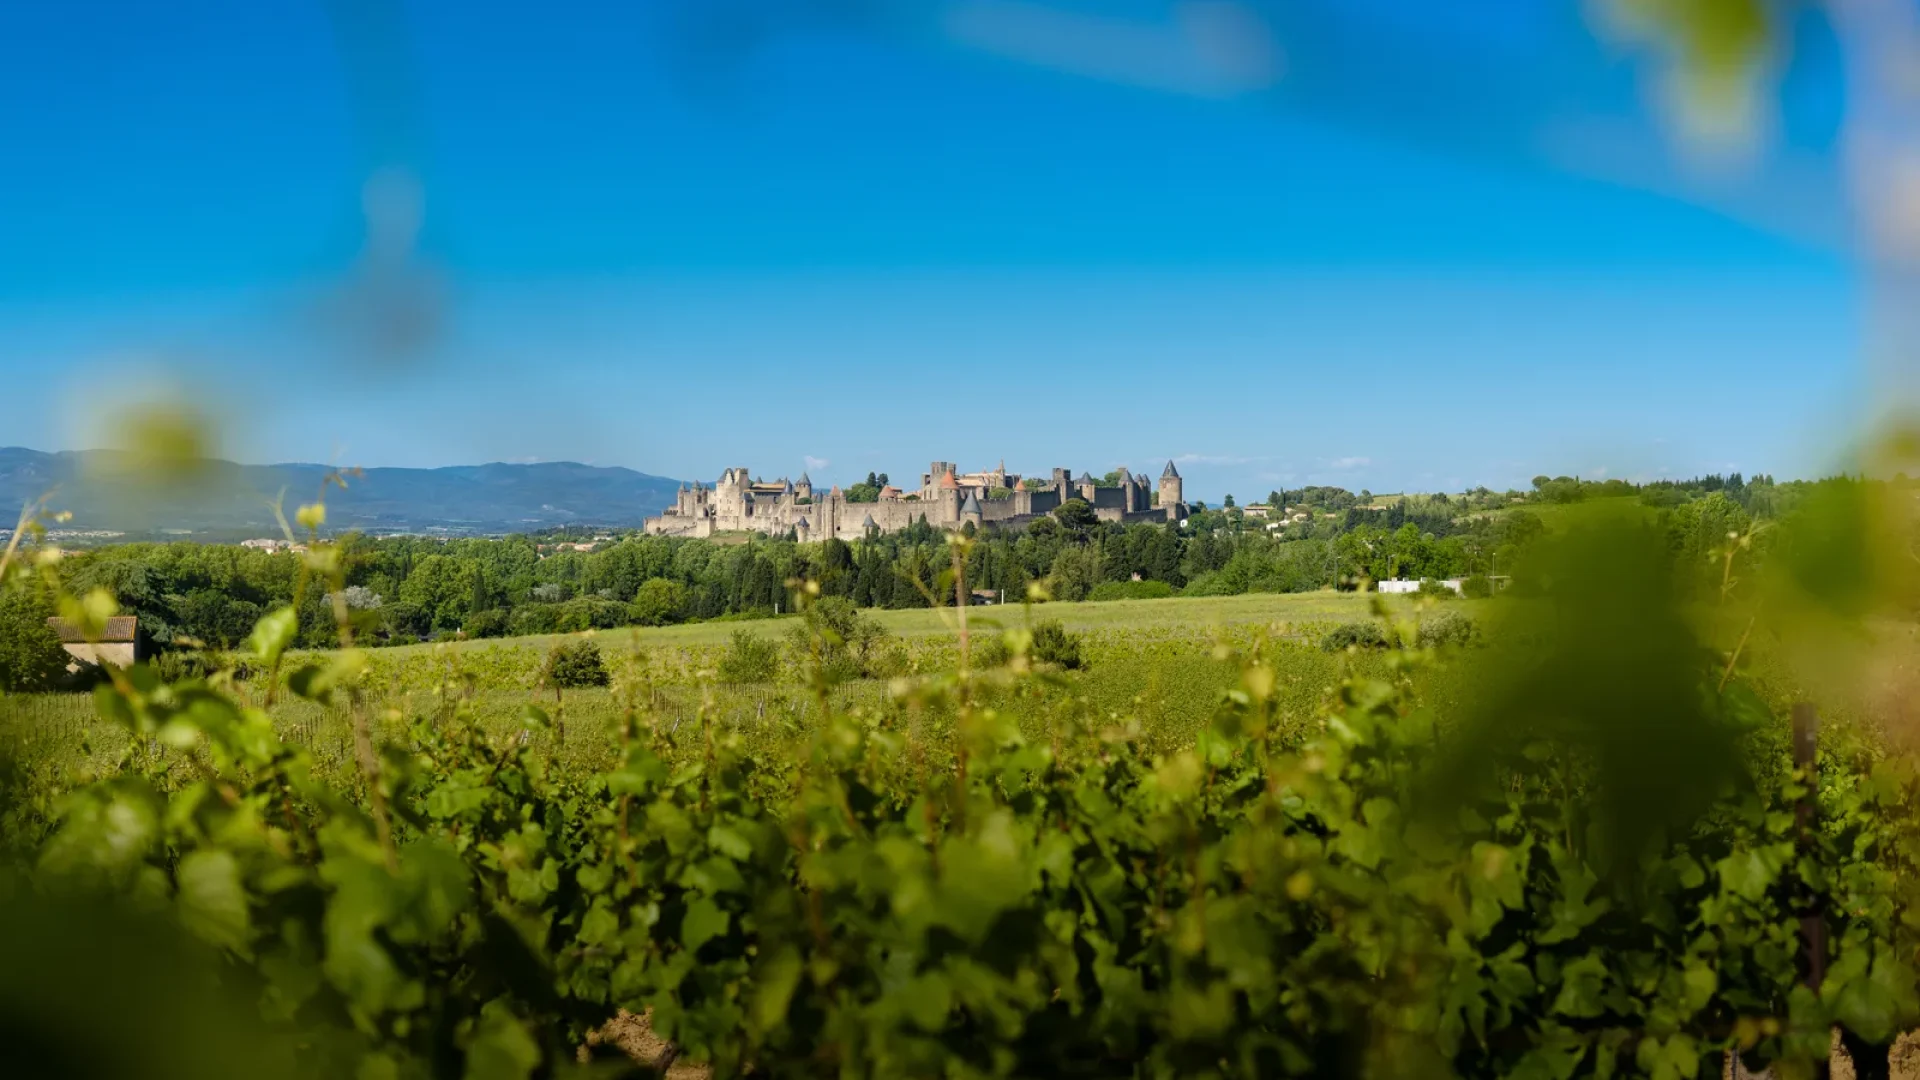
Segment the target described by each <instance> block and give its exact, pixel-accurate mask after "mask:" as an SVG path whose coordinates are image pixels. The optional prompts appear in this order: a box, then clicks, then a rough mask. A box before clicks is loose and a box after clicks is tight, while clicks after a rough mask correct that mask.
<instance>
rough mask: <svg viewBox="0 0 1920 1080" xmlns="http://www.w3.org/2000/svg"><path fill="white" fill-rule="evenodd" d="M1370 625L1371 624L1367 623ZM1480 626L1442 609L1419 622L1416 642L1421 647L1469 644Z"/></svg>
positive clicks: (1457, 613)
mask: <svg viewBox="0 0 1920 1080" xmlns="http://www.w3.org/2000/svg"><path fill="white" fill-rule="evenodd" d="M1369 625H1371V624H1369ZM1479 633H1480V628H1479V627H1478V626H1475V625H1474V622H1473V620H1472V619H1469V618H1468V617H1466V616H1465V615H1462V614H1460V613H1459V612H1457V611H1442V612H1438V613H1436V614H1435V615H1434V616H1433V617H1431V618H1429V619H1426V620H1425V621H1423V622H1421V624H1420V633H1419V637H1418V638H1417V644H1419V646H1420V647H1421V648H1423V649H1430V648H1435V647H1438V646H1441V645H1471V644H1473V642H1474V639H1475V638H1476V637H1478V636H1479Z"/></svg>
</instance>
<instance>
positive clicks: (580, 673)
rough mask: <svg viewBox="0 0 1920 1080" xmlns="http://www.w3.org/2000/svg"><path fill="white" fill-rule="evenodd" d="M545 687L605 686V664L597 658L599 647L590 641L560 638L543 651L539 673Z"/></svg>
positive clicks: (606, 680)
mask: <svg viewBox="0 0 1920 1080" xmlns="http://www.w3.org/2000/svg"><path fill="white" fill-rule="evenodd" d="M542 675H543V676H544V678H545V681H546V684H547V685H548V686H557V687H564V688H568V689H572V688H576V687H582V686H605V685H607V682H608V678H607V665H606V663H605V661H603V660H602V659H601V658H600V646H598V645H595V644H594V643H593V642H591V641H586V640H576V641H563V642H561V643H560V644H558V645H555V646H554V647H553V651H552V652H550V653H548V654H547V666H546V669H545V671H543V672H542Z"/></svg>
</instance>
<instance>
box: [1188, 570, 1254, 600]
mask: <svg viewBox="0 0 1920 1080" xmlns="http://www.w3.org/2000/svg"><path fill="white" fill-rule="evenodd" d="M1239 592H1240V590H1239V589H1236V588H1234V584H1233V582H1232V581H1231V580H1230V579H1229V578H1228V577H1227V576H1226V575H1225V574H1222V573H1220V572H1218V571H1214V570H1210V571H1208V572H1207V573H1204V574H1201V575H1200V576H1199V577H1196V578H1194V579H1193V580H1192V581H1189V582H1187V587H1186V588H1184V589H1182V590H1180V595H1181V596H1235V595H1238V594H1239Z"/></svg>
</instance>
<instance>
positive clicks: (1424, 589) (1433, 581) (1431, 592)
mask: <svg viewBox="0 0 1920 1080" xmlns="http://www.w3.org/2000/svg"><path fill="white" fill-rule="evenodd" d="M1420 595H1421V596H1430V597H1433V598H1434V599H1436V600H1451V599H1453V598H1454V597H1456V596H1459V595H1460V594H1459V593H1457V592H1454V591H1453V590H1452V589H1451V588H1449V587H1448V586H1447V584H1446V583H1445V582H1443V581H1441V580H1440V579H1439V578H1421V579H1420Z"/></svg>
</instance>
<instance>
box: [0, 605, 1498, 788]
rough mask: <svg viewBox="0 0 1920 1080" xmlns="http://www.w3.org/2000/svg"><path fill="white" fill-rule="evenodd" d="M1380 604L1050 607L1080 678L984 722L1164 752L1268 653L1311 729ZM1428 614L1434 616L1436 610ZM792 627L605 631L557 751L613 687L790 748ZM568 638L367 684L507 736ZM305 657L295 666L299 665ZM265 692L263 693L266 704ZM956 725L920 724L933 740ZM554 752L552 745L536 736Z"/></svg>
mask: <svg viewBox="0 0 1920 1080" xmlns="http://www.w3.org/2000/svg"><path fill="white" fill-rule="evenodd" d="M1371 603H1372V600H1371V598H1369V597H1365V596H1356V595H1352V594H1336V593H1332V592H1323V593H1311V594H1293V595H1253V596H1233V597H1210V598H1205V599H1201V598H1194V599H1181V598H1173V599H1165V600H1120V601H1111V602H1105V603H1081V604H1049V605H1043V606H1038V607H1035V608H1033V609H1032V616H1033V618H1035V619H1041V618H1047V619H1058V620H1059V621H1060V622H1061V623H1063V624H1064V625H1065V626H1066V627H1067V628H1068V629H1069V630H1071V631H1073V632H1074V633H1076V634H1078V635H1080V636H1081V639H1082V643H1083V646H1082V647H1083V653H1084V655H1085V657H1086V661H1087V663H1086V667H1085V669H1084V670H1081V671H1074V672H1069V673H1066V674H1064V675H1063V676H1062V677H1061V678H1060V679H1058V680H1057V681H1055V682H1054V683H1052V684H1050V685H1048V686H1046V687H1045V688H1036V687H1033V686H1031V685H1029V686H1027V687H1025V688H1023V689H1020V690H1018V691H1015V690H1011V689H1004V690H1003V689H995V688H991V687H990V688H988V689H987V690H986V691H985V701H986V704H987V706H988V707H991V708H995V709H998V710H1000V711H1001V712H1003V713H1004V714H1006V715H1009V716H1011V717H1013V718H1014V719H1015V720H1016V721H1017V722H1018V723H1020V725H1021V726H1022V727H1023V728H1024V729H1025V730H1027V731H1028V732H1029V733H1030V734H1031V735H1036V736H1038V735H1041V734H1043V733H1045V732H1046V731H1048V730H1050V729H1052V728H1054V727H1055V726H1057V725H1059V724H1062V723H1068V722H1071V723H1078V724H1092V725H1096V726H1119V727H1123V728H1128V729H1132V730H1135V731H1138V732H1140V733H1142V734H1144V735H1146V736H1147V737H1149V738H1152V739H1154V740H1155V741H1164V742H1165V743H1166V744H1167V745H1169V746H1173V745H1177V744H1184V743H1185V742H1187V741H1188V740H1190V739H1191V738H1192V737H1193V734H1194V733H1195V732H1196V731H1197V730H1199V729H1200V728H1201V727H1202V726H1204V725H1205V724H1206V723H1207V722H1208V720H1209V719H1210V718H1211V716H1212V713H1213V710H1214V708H1215V706H1216V705H1217V704H1218V702H1219V700H1220V696H1221V694H1222V692H1223V691H1225V690H1227V689H1230V688H1231V687H1232V686H1234V685H1235V684H1236V682H1237V680H1238V678H1239V674H1238V667H1237V666H1236V664H1235V663H1233V662H1231V661H1229V660H1225V659H1222V658H1221V657H1220V655H1219V654H1218V650H1219V649H1220V648H1221V647H1222V646H1223V645H1225V646H1228V647H1233V648H1245V647H1249V646H1251V645H1252V644H1253V643H1254V641H1255V640H1256V639H1258V638H1267V639H1269V640H1270V644H1269V646H1268V648H1269V649H1270V652H1271V655H1272V656H1273V660H1274V664H1275V668H1276V671H1277V673H1278V675H1279V683H1280V685H1279V691H1278V692H1279V696H1280V700H1281V715H1282V717H1283V718H1284V719H1285V720H1286V721H1287V722H1289V723H1293V724H1304V723H1306V722H1308V720H1309V718H1310V717H1311V716H1312V715H1313V714H1314V713H1315V711H1316V710H1317V709H1318V707H1319V704H1320V702H1321V701H1322V700H1323V698H1324V697H1325V695H1326V694H1327V693H1328V692H1329V691H1330V690H1331V689H1332V687H1333V686H1334V685H1335V684H1336V683H1337V682H1338V681H1339V679H1340V677H1341V674H1342V671H1343V669H1344V667H1346V666H1347V665H1351V664H1359V665H1361V666H1362V667H1367V668H1371V667H1374V666H1377V665H1379V664H1380V663H1381V660H1380V659H1379V657H1378V656H1376V655H1361V656H1357V657H1348V656H1345V655H1336V654H1330V653H1327V652H1324V651H1323V650H1321V649H1320V647H1319V641H1320V638H1321V636H1322V635H1323V634H1324V633H1325V632H1326V630H1328V629H1329V628H1331V627H1333V626H1335V625H1337V624H1339V623H1342V622H1347V621H1352V620H1357V619H1365V618H1368V617H1370V612H1371ZM1388 604H1389V607H1390V610H1392V611H1394V612H1396V613H1397V614H1401V615H1412V614H1415V613H1417V612H1419V611H1420V610H1422V608H1421V604H1420V602H1418V601H1414V600H1410V599H1402V598H1392V599H1391V600H1389V601H1388ZM1427 606H1428V607H1432V606H1433V605H1432V604H1431V602H1428V605H1427ZM1445 607H1447V608H1449V609H1453V610H1462V611H1467V612H1472V611H1475V610H1477V609H1478V607H1479V605H1478V604H1476V603H1473V602H1467V601H1452V602H1449V603H1447V604H1446V605H1445ZM872 614H873V616H874V617H875V618H876V619H877V620H878V621H879V622H880V623H881V624H882V626H884V627H885V629H886V630H887V631H888V632H889V633H890V634H892V635H894V641H893V645H892V648H893V649H894V650H895V652H896V657H895V659H896V669H895V671H894V674H897V675H913V674H917V673H922V672H937V671H945V670H950V669H952V668H953V667H954V666H955V665H956V663H957V661H958V651H957V645H956V635H955V633H954V629H953V625H952V620H953V619H954V617H955V614H956V613H955V612H953V611H951V610H948V611H932V610H915V611H883V612H875V613H872ZM1027 616H1028V612H1027V611H1026V610H1023V609H1022V608H1020V607H1014V606H1009V607H976V608H971V609H969V611H968V618H969V626H970V629H971V630H972V631H973V632H975V633H976V634H979V633H993V632H995V630H996V629H998V628H1001V627H1013V626H1019V625H1022V624H1023V621H1024V620H1025V619H1026V618H1027ZM799 625H800V620H799V619H798V618H796V617H786V618H780V619H761V620H752V621H739V622H716V623H703V624H696V625H689V626H677V627H662V628H656V629H627V630H609V631H601V632H598V633H595V634H591V635H588V636H590V637H592V638H594V639H595V640H596V641H597V642H598V643H599V644H600V645H601V648H602V650H603V652H604V653H605V654H606V656H607V659H608V663H609V666H610V667H611V668H612V669H613V670H614V671H615V672H616V674H617V676H618V679H617V682H616V687H615V688H614V689H597V690H570V691H567V692H565V693H564V694H563V695H562V696H561V697H560V699H559V711H560V714H561V716H562V718H563V721H564V723H565V729H566V737H565V745H564V747H563V750H564V752H565V754H566V756H567V757H569V758H574V759H578V760H579V762H580V763H581V764H583V765H599V764H604V763H605V761H606V760H607V759H608V755H610V754H611V753H612V752H613V732H614V731H615V730H616V725H617V721H618V718H619V716H620V714H621V710H622V708H623V697H622V693H621V691H620V689H619V684H620V683H623V682H628V681H631V680H634V679H636V678H638V679H642V680H644V682H645V684H646V686H647V690H646V695H647V697H646V705H647V708H649V709H650V710H652V712H653V715H654V716H656V717H657V718H658V722H660V723H662V724H665V725H669V726H674V727H678V726H680V725H687V724H693V725H698V724H703V723H706V724H712V725H714V726H715V727H716V728H718V729H719V730H721V731H724V732H732V733H737V734H739V735H741V736H742V737H743V738H746V739H749V740H750V741H753V742H755V743H761V744H764V745H765V746H767V748H768V751H769V752H784V751H783V749H782V748H783V747H786V746H788V745H790V744H791V742H792V741H793V740H795V739H797V738H799V737H801V736H803V735H804V734H805V733H806V732H807V731H809V730H810V729H811V726H812V724H811V719H812V717H813V716H814V715H815V714H816V713H817V711H818V708H819V706H818V702H817V701H816V700H815V699H814V697H813V695H812V693H811V692H810V691H809V690H808V689H807V687H806V686H805V684H804V682H803V679H802V677H801V671H800V667H799V661H798V659H797V657H796V656H795V655H794V650H793V649H792V648H791V646H790V645H787V644H786V643H788V642H789V640H790V638H791V636H792V634H793V632H794V631H795V630H796V629H797V628H798V627H799ZM737 632H744V633H748V634H753V635H755V636H759V637H764V638H768V639H772V640H775V641H778V642H781V643H783V646H785V652H786V655H785V659H784V661H783V666H782V670H781V671H780V673H779V675H778V676H777V677H776V678H774V679H772V680H770V681H767V682H759V683H744V684H722V683H719V682H718V681H717V680H716V678H715V677H714V675H713V671H714V669H715V667H716V665H717V661H718V659H719V657H720V655H721V654H722V652H723V651H724V650H725V649H726V647H727V642H728V639H729V637H730V636H731V635H732V634H734V633H737ZM558 640H561V638H560V637H559V636H545V637H527V638H504V639H494V640H486V641H464V642H452V643H447V644H440V645H419V646H408V647H402V648H394V649H376V650H371V651H370V652H369V653H368V654H367V655H368V658H369V663H370V670H369V673H368V677H367V679H366V685H368V686H370V687H373V688H374V694H375V696H374V699H373V706H374V713H375V716H376V720H375V724H376V727H377V728H379V729H380V733H381V734H382V735H384V736H387V737H400V736H402V735H403V734H404V728H405V725H406V724H408V723H410V722H412V721H413V720H414V719H416V718H418V717H420V716H422V715H431V714H433V713H435V712H436V711H438V710H441V709H443V708H447V707H452V706H453V705H455V704H457V707H459V708H461V709H463V710H466V711H468V712H469V713H471V714H472V715H474V716H476V717H478V718H479V719H480V720H482V722H483V723H485V724H486V725H487V726H489V727H490V728H498V729H499V730H502V731H509V732H510V731H513V730H516V729H518V728H519V727H520V726H521V725H522V723H523V716H524V713H525V710H526V708H527V706H528V705H529V704H536V705H537V706H538V707H540V708H542V709H543V710H546V711H548V712H552V711H554V709H555V698H554V695H553V693H552V691H550V690H545V689H543V688H541V687H540V686H539V670H540V666H541V664H542V663H543V662H544V660H545V657H546V654H547V652H548V650H549V649H551V647H552V646H553V645H554V643H555V642H556V641H558ZM298 659H299V658H296V659H295V661H294V662H295V663H297V662H298ZM892 690H893V687H892V680H890V679H863V680H856V681H853V682H849V683H846V684H843V685H841V686H839V687H837V688H836V689H835V691H834V698H835V700H834V702H833V704H834V706H835V707H836V708H845V709H857V710H860V711H862V712H864V713H866V714H869V715H871V716H873V717H874V718H875V720H876V722H889V720H888V717H889V716H890V715H892V714H894V713H898V712H899V711H900V710H903V709H905V708H906V706H905V705H903V704H902V703H901V702H900V701H899V700H897V697H896V695H895V694H894V693H893V692H892ZM258 693H259V692H258V691H256V694H258ZM273 714H274V717H275V720H276V721H277V722H278V723H279V724H280V726H281V728H282V730H283V732H285V733H287V734H289V735H290V736H292V737H293V738H295V739H298V740H300V741H302V742H305V743H307V744H309V745H310V746H312V747H313V748H314V749H315V750H316V751H317V752H319V753H320V754H321V755H322V756H323V757H324V758H326V759H327V760H332V761H337V762H339V763H341V764H343V765H344V764H345V763H346V762H348V761H349V760H350V752H351V748H350V733H349V729H348V727H347V725H346V723H345V721H344V720H343V718H342V717H341V716H339V715H338V714H337V713H330V712H328V711H326V710H323V709H320V708H319V707H317V706H314V705H311V704H308V703H306V702H302V701H298V700H295V699H292V698H291V696H290V695H284V694H283V695H281V696H280V697H279V699H278V700H277V701H276V702H275V704H274V707H273ZM947 719H948V718H946V717H943V716H940V715H937V714H935V715H930V716H917V717H916V718H915V722H916V723H924V724H927V725H930V726H931V728H933V729H936V730H937V729H938V728H940V726H941V725H942V724H944V723H945V722H946V721H947ZM542 737H544V736H542ZM0 743H4V744H8V745H11V747H12V748H13V750H14V752H15V753H16V754H17V755H19V756H22V757H30V758H32V759H35V760H39V761H52V762H63V763H69V764H72V765H78V766H83V767H84V765H85V764H86V763H88V762H99V763H101V764H104V763H105V762H106V761H107V760H109V759H110V758H111V756H112V755H114V754H115V753H117V752H118V751H119V750H120V749H121V748H123V747H125V745H126V736H125V734H124V733H122V732H120V731H119V730H117V729H115V728H113V727H111V726H110V725H107V724H105V723H103V722H101V721H99V720H98V719H97V718H96V717H95V716H94V712H93V706H92V702H91V700H90V699H89V698H88V697H86V696H85V695H78V694H66V695H28V696H16V697H11V698H6V699H0Z"/></svg>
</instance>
